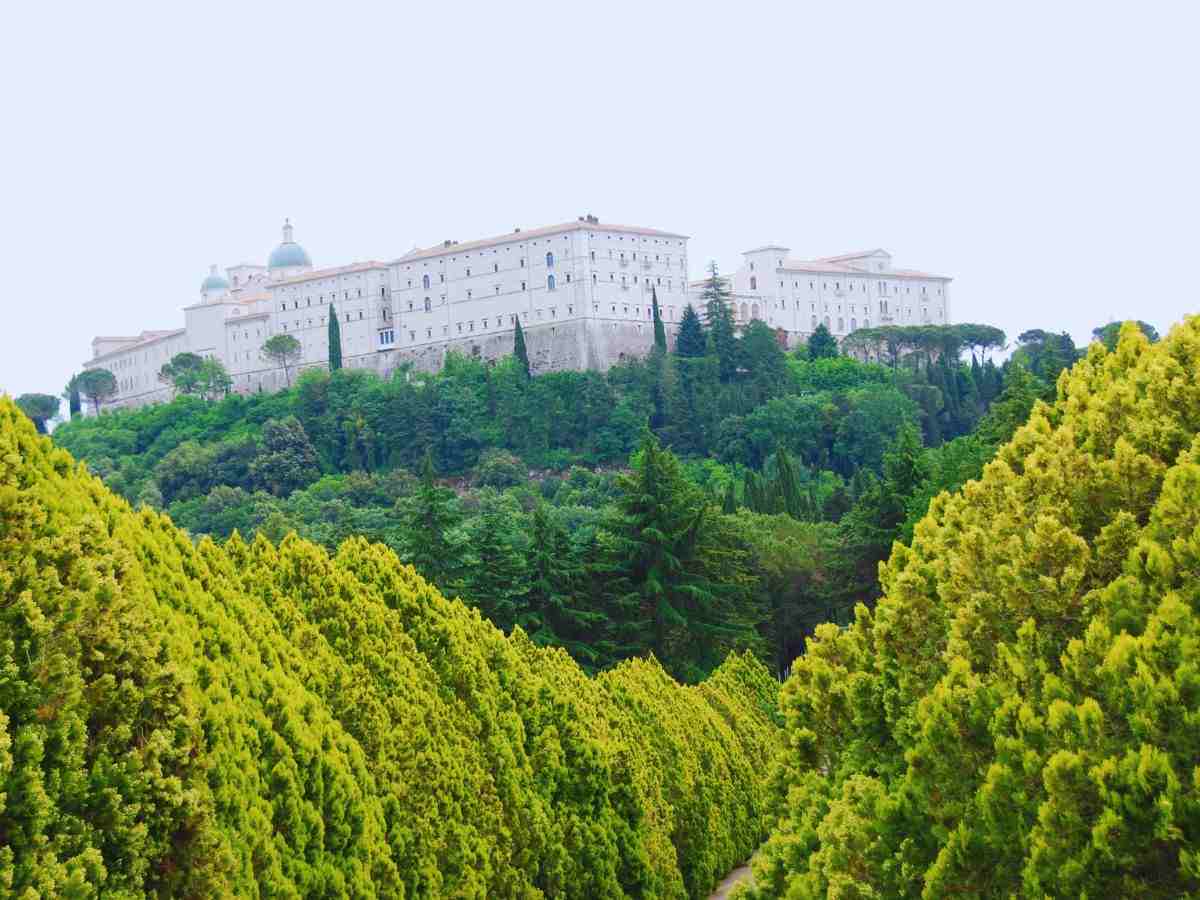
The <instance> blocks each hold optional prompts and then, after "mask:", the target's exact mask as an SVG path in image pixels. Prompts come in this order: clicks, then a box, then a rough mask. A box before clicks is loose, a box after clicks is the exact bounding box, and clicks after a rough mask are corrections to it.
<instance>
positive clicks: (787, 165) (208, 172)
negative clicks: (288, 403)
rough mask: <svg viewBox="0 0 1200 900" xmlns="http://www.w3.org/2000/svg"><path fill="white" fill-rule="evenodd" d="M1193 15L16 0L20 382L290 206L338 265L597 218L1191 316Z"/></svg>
mask: <svg viewBox="0 0 1200 900" xmlns="http://www.w3.org/2000/svg"><path fill="white" fill-rule="evenodd" d="M1198 25H1200V5H1197V4H1196V3H1191V2H1182V0H1180V2H1171V3H1157V2H1142V3H1137V4H1116V3H1113V4H1109V3H1095V2H1088V3H1045V2H1038V3H1021V2H1007V3H995V4H991V5H990V7H989V10H988V11H984V9H983V5H982V4H976V3H949V2H948V3H937V4H933V3H928V4H926V3H921V4H917V3H893V2H886V3H884V2H881V3H875V4H852V3H846V2H839V3H822V4H809V3H790V4H783V3H779V4H771V5H766V4H763V5H759V4H756V3H736V4H721V5H719V6H717V5H711V6H708V5H705V4H700V3H695V2H689V3H678V4H665V3H662V4H660V3H653V2H640V3H628V4H627V3H621V2H606V3H591V4H585V3H570V2H562V0H560V2H557V3H553V4H545V5H541V4H538V5H534V4H522V3H486V4H480V5H478V6H476V5H474V4H470V3H461V2H459V3H447V4H390V5H386V4H370V5H363V6H359V5H356V4H352V3H348V2H338V3H321V4H303V3H286V4H266V3H236V4H234V3H228V4H227V3H222V2H205V3H203V4H199V3H197V4H174V3H153V4H150V3H147V4H145V5H133V4H127V3H121V2H112V3H88V4H84V3H79V4H54V3H23V4H12V5H9V6H8V7H6V11H5V12H3V13H0V34H3V37H2V38H0V41H2V44H0V46H2V48H3V49H2V51H0V85H3V86H2V87H0V104H2V111H3V118H2V119H0V122H2V123H3V126H4V139H3V140H2V141H0V254H2V255H0V259H2V261H3V269H4V272H3V279H4V280H3V284H4V286H5V290H4V310H3V314H2V315H0V390H7V391H9V392H11V393H13V394H18V393H23V392H26V391H42V392H53V393H57V392H58V391H60V390H61V389H62V386H63V384H64V383H65V382H66V380H67V378H68V377H69V376H70V375H71V373H72V372H73V371H75V370H77V369H78V367H79V365H80V363H81V362H82V361H83V360H85V359H86V358H87V357H88V356H89V354H90V341H91V339H92V337H93V336H94V335H97V334H134V333H137V332H138V331H140V330H141V329H143V328H171V327H181V326H182V324H183V314H182V312H181V307H183V306H185V305H187V304H189V303H192V302H194V301H195V300H197V299H198V289H199V284H200V281H201V280H202V278H203V277H204V275H205V274H206V272H207V269H208V265H209V264H210V263H219V264H220V265H222V266H225V265H229V264H232V263H235V262H239V261H254V262H265V259H266V256H267V254H268V253H269V252H270V250H271V249H272V247H274V245H275V244H276V243H278V241H279V228H280V225H281V223H282V220H283V218H284V217H285V216H287V217H290V218H291V220H292V222H293V223H294V225H295V227H296V239H297V240H298V241H299V242H300V243H302V244H303V245H304V246H305V247H306V248H307V249H308V251H309V253H310V254H311V256H312V258H313V261H314V263H315V264H316V265H318V266H324V265H340V264H344V263H347V262H350V261H353V260H360V259H369V258H375V259H383V260H387V259H392V258H394V257H396V256H398V255H400V254H402V253H404V252H406V251H407V250H409V249H411V248H412V247H413V246H414V245H415V244H419V245H428V244H431V243H435V242H438V241H441V240H443V239H445V238H454V239H457V240H470V239H473V238H477V237H484V236H490V235H493V234H497V233H501V232H506V231H509V230H511V229H512V228H514V227H516V226H522V227H534V226H537V225H544V224H550V223H555V222H560V221H565V220H568V219H573V218H575V217H576V216H578V215H581V214H584V213H594V214H595V215H597V216H598V217H599V218H600V219H601V220H602V221H608V222H619V223H624V224H635V225H647V226H653V227H660V228H665V229H670V230H677V231H682V232H684V233H686V234H689V235H691V237H692V240H691V247H690V259H691V266H692V274H693V275H699V274H700V273H701V271H702V269H703V265H704V264H705V263H706V262H707V261H708V260H709V259H715V260H717V261H718V262H719V264H720V265H721V267H722V268H723V269H728V268H732V267H735V266H736V265H737V264H738V262H739V254H740V252H741V251H743V250H746V249H749V248H751V247H754V246H756V245H760V244H763V243H767V242H778V243H782V244H784V245H785V246H788V247H790V248H792V253H793V255H795V256H799V257H813V256H825V255H831V254H835V253H840V252H845V251H850V250H858V249H865V248H871V247H877V246H878V247H884V248H886V249H888V250H889V251H891V252H892V254H893V255H894V258H895V259H894V261H895V264H896V265H897V266H903V267H909V268H917V269H923V270H926V271H933V272H938V273H944V274H948V275H951V276H953V277H954V279H955V280H954V283H953V285H952V289H951V298H952V300H951V315H952V317H953V318H954V320H955V321H977V322H986V323H990V324H995V325H998V326H1000V327H1002V328H1004V329H1005V330H1006V331H1007V332H1008V334H1009V336H1010V338H1012V337H1015V335H1016V334H1017V333H1019V332H1020V331H1023V330H1025V329H1027V328H1034V327H1038V328H1046V329H1054V330H1069V331H1070V332H1072V333H1073V334H1074V335H1075V336H1076V339H1077V340H1081V341H1082V340H1083V339H1084V338H1086V336H1087V335H1088V334H1089V333H1090V331H1091V329H1092V327H1093V326H1095V325H1097V324H1100V323H1103V322H1105V321H1109V320H1111V319H1113V318H1127V317H1137V318H1142V319H1146V320H1148V321H1150V322H1151V323H1152V324H1154V325H1155V326H1157V327H1158V328H1159V329H1160V330H1165V328H1166V327H1167V326H1169V325H1170V324H1171V323H1173V322H1176V321H1178V320H1179V319H1180V318H1182V316H1183V315H1184V314H1185V313H1188V312H1193V311H1198V310H1200V290H1198V289H1197V284H1198V282H1200V278H1198V276H1197V275H1196V274H1195V273H1193V272H1191V266H1192V265H1193V264H1194V263H1195V261H1196V259H1197V256H1196V240H1197V231H1198V229H1197V225H1196V223H1197V210H1198V203H1200V189H1198V178H1197V168H1196V167H1197V163H1198V160H1200V153H1198V152H1197V151H1198V150H1200V146H1198V144H1200V141H1198V139H1197V108H1198V93H1200V90H1198V89H1200V64H1198V63H1197V59H1198V58H1200V56H1198V53H1197V50H1196V41H1197V34H1198V33H1200V29H1198V27H1197V26H1198Z"/></svg>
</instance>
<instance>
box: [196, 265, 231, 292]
mask: <svg viewBox="0 0 1200 900" xmlns="http://www.w3.org/2000/svg"><path fill="white" fill-rule="evenodd" d="M200 290H201V291H227V290H229V282H228V281H226V280H225V276H223V275H222V274H221V273H219V272H218V271H217V267H216V266H213V267H212V268H210V269H209V270H208V277H207V278H205V279H204V281H202V282H201V283H200Z"/></svg>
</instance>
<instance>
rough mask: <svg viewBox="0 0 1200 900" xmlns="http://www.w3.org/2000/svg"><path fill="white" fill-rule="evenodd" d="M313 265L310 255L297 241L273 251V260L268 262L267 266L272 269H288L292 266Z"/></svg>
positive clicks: (281, 245) (282, 245)
mask: <svg viewBox="0 0 1200 900" xmlns="http://www.w3.org/2000/svg"><path fill="white" fill-rule="evenodd" d="M311 265H312V260H311V259H309V258H308V253H307V252H305V250H304V248H303V247H301V246H300V245H299V244H297V243H296V242H295V241H291V242H289V243H286V244H280V245H279V246H278V247H276V248H275V249H274V250H272V251H271V258H270V259H268V260H267V266H268V267H269V268H272V269H287V268H290V267H292V266H311Z"/></svg>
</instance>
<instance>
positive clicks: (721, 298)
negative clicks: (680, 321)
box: [700, 262, 738, 383]
mask: <svg viewBox="0 0 1200 900" xmlns="http://www.w3.org/2000/svg"><path fill="white" fill-rule="evenodd" d="M700 299H701V300H702V301H703V302H704V310H705V314H706V316H707V318H708V342H709V346H708V351H707V352H710V353H712V354H713V355H714V356H716V357H717V360H718V363H719V366H720V370H719V371H720V375H721V381H723V382H726V383H728V382H730V381H733V379H734V378H735V377H736V376H737V368H738V346H737V336H736V335H735V334H734V324H733V311H732V310H731V309H730V303H731V301H732V294H731V293H730V291H729V285H728V283H727V282H726V281H725V279H723V278H722V277H721V276H720V273H719V272H718V271H717V264H716V263H715V262H712V263H709V264H708V280H707V281H706V282H705V285H704V290H703V291H702V292H701V294H700Z"/></svg>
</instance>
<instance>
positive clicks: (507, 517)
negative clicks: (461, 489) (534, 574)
mask: <svg viewBox="0 0 1200 900" xmlns="http://www.w3.org/2000/svg"><path fill="white" fill-rule="evenodd" d="M479 507H480V509H479V515H478V516H475V517H474V518H473V519H472V520H471V523H470V531H469V534H468V536H467V547H466V550H467V558H466V559H465V560H464V563H465V564H464V566H463V567H462V576H461V579H460V581H459V584H458V587H459V588H460V589H461V591H462V593H463V595H464V596H465V597H466V598H467V599H468V600H470V601H471V602H472V603H473V604H474V605H475V606H476V607H478V608H479V610H480V612H482V613H483V614H484V615H485V616H487V618H488V619H490V620H491V621H492V622H493V623H494V624H495V625H496V627H497V628H500V629H501V630H503V631H511V630H512V627H513V626H514V625H517V624H520V623H521V622H522V620H523V619H524V618H525V616H526V611H527V594H528V592H529V577H528V572H527V570H526V565H525V557H526V550H525V547H524V545H523V543H522V540H521V539H522V534H523V529H522V527H521V526H520V524H519V521H518V512H517V510H516V509H515V508H514V507H515V501H513V500H512V498H511V497H507V496H504V495H502V494H497V493H496V492H495V490H494V489H492V488H485V489H484V490H483V491H482V492H481V493H480V497H479Z"/></svg>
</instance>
